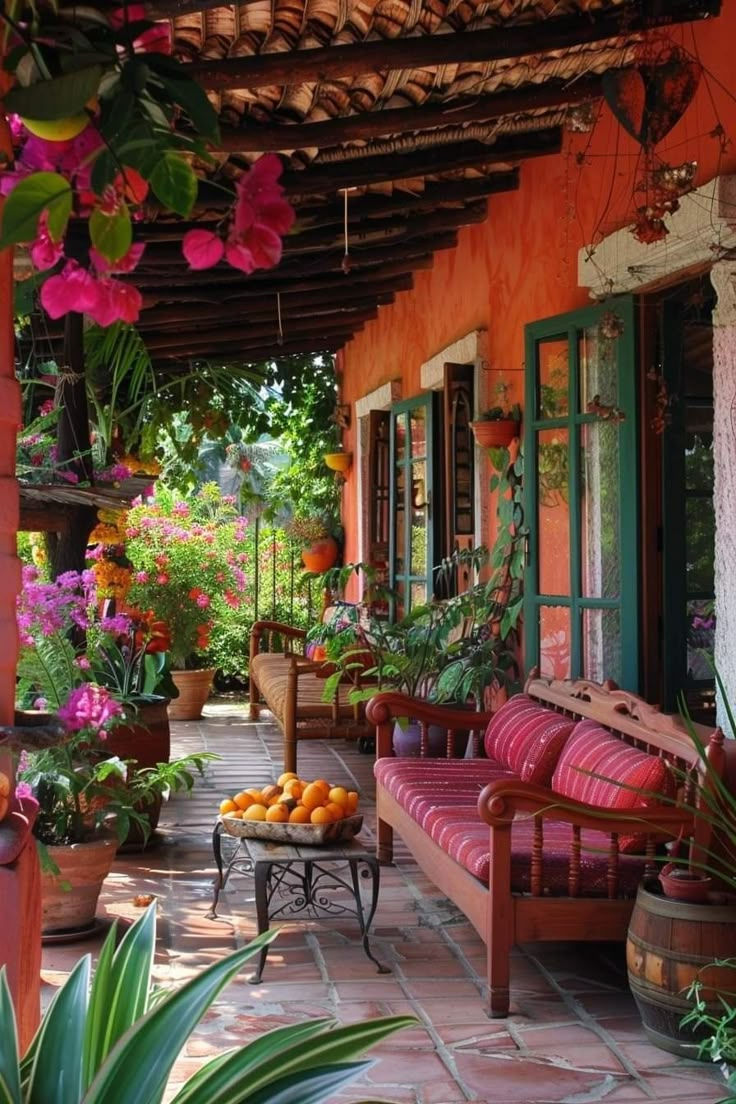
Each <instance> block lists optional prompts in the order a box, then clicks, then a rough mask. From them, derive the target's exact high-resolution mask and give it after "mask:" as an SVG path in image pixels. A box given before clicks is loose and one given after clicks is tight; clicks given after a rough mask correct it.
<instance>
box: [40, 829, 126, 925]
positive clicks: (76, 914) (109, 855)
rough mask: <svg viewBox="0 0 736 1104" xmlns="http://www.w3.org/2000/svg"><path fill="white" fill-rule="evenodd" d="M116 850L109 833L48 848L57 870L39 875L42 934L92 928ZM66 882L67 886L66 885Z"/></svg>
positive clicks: (115, 843)
mask: <svg viewBox="0 0 736 1104" xmlns="http://www.w3.org/2000/svg"><path fill="white" fill-rule="evenodd" d="M117 849H118V841H117V839H116V838H115V837H114V836H112V835H109V834H106V835H102V836H98V837H97V838H95V839H93V840H91V841H90V842H89V843H69V844H60V845H58V846H50V847H49V848H48V852H49V855H50V856H51V858H52V859H53V861H54V862H55V863H56V865H57V866H58V868H59V872H60V873H59V874H58V875H55V874H48V873H46V872H42V874H41V929H42V932H43V934H44V935H58V934H60V933H62V932H73V931H76V930H80V931H81V930H84V929H85V928H90V927H92V925H93V922H94V918H95V912H96V911H97V899H98V897H99V896H100V890H101V889H102V883H103V882H104V880H105V878H106V877H107V875H108V874H109V873H110V870H111V869H112V864H113V862H114V860H115V853H116V851H117ZM67 883H68V885H69V886H71V888H70V889H68V888H65V885H66V884H67Z"/></svg>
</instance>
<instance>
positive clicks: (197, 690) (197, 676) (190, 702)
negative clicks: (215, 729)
mask: <svg viewBox="0 0 736 1104" xmlns="http://www.w3.org/2000/svg"><path fill="white" fill-rule="evenodd" d="M171 677H172V679H173V680H174V686H176V688H177V690H178V691H179V697H178V698H173V699H172V700H171V701H170V702H169V705H168V713H169V720H170V721H196V720H197V719H198V718H199V717H201V716H202V709H203V708H204V704H205V702H206V701H207V698H208V697H209V696H210V690H211V689H212V682H213V680H214V677H215V668H214V667H205V668H204V669H203V670H201V671H172V672H171Z"/></svg>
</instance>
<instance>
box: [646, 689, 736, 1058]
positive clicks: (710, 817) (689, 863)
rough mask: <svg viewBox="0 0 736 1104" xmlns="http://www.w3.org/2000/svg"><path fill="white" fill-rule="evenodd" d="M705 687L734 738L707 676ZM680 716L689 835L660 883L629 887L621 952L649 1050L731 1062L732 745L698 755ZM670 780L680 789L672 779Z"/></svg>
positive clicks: (735, 1034)
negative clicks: (695, 768)
mask: <svg viewBox="0 0 736 1104" xmlns="http://www.w3.org/2000/svg"><path fill="white" fill-rule="evenodd" d="M715 677H716V682H717V685H718V689H719V693H720V695H721V700H722V701H723V703H724V708H725V711H726V716H727V718H728V722H729V725H730V726H731V729H732V731H736V729H734V727H733V726H734V715H733V711H732V709H731V706H730V704H729V702H728V698H727V696H726V694H725V690H724V687H723V683H722V681H721V679H720V676H719V674H718V672H717V671H716V672H715ZM681 712H682V716H683V720H684V722H685V725H686V728H687V730H688V732H689V735H690V738H691V739H692V740H693V742H694V744H695V746H696V747H697V749H698V751H699V753H700V759H701V768H700V773H699V776H698V778H697V779H695V780H694V781H693V780H691V783H690V784H691V786H692V791H691V792H692V794H693V796H692V797H691V799H690V804H689V805H688V806H686V807H687V808H689V809H691V811H692V813H693V829H694V831H693V836H692V838H691V839H690V840H679V841H678V843H677V844H676V845H675V846H674V848H673V849H672V850H671V853H670V854H669V855H668V856H667V862H666V866H665V868H664V870H663V872H662V874H660V876H659V877H658V878H650V879H648V880H645V882H644V883H643V885H641V886H640V887H639V891H638V894H637V899H636V905H635V908H634V912H633V914H632V918H631V924H630V926H629V935H628V939H627V946H626V958H627V964H628V973H629V983H630V985H631V988H632V992H633V994H634V998H635V999H636V1003H637V1005H638V1007H639V1012H640V1014H641V1016H642V1022H643V1025H644V1030H645V1031H646V1033H647V1036H648V1037H649V1039H650V1040H651V1041H652V1042H653V1043H655V1044H656V1045H657V1046H660V1047H662V1048H663V1049H664V1050H668V1051H670V1052H671V1053H675V1054H681V1055H683V1056H685V1057H690V1058H695V1057H701V1058H709V1059H711V1060H713V1061H724V1060H725V1061H731V1060H732V1059H733V1057H734V1056H736V1015H735V1014H734V1010H733V1008H734V1004H736V960H734V957H733V933H734V930H736V873H735V871H736V866H735V865H734V858H735V857H736V793H734V790H733V788H732V787H733V775H734V755H733V747H732V746H731V745H732V743H733V742H732V741H731V740H726V741H725V742H724V739H723V734H722V733H721V732H720V731H717V732H716V733H715V734H714V736H712V737H711V742H710V745H709V747H708V748H706V746H705V745H704V743H703V740H702V738H701V735H700V733H699V732H698V730H697V729H696V727H695V725H694V724H693V722H692V720H691V718H690V716H689V714H688V712H687V708H686V706H685V704H684V701H683V704H682V707H681ZM729 767H730V770H729ZM675 773H676V774H677V776H678V785H684V784H685V781H686V780H685V778H684V777H683V776H682V772H680V771H677V770H676V771H675ZM704 835H705V843H704V842H703V838H704ZM684 844H687V846H683V845H684ZM677 870H680V871H682V876H681V877H677V875H676V873H675V871H677ZM652 963H656V964H657V966H656V969H654V970H652V969H651V968H650V966H651V964H652ZM729 1076H731V1073H729Z"/></svg>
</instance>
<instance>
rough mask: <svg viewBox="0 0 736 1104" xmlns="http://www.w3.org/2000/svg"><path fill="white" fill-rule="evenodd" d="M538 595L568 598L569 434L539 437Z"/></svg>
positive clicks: (553, 432) (557, 432)
mask: <svg viewBox="0 0 736 1104" xmlns="http://www.w3.org/2000/svg"><path fill="white" fill-rule="evenodd" d="M537 449H538V459H537V467H538V473H539V475H538V478H539V505H538V509H537V526H538V533H539V593H540V594H562V595H565V596H568V595H569V594H570V510H569V505H568V474H569V473H568V433H567V430H565V429H544V430H542V431H541V432H540V433H539V434H538V446H537Z"/></svg>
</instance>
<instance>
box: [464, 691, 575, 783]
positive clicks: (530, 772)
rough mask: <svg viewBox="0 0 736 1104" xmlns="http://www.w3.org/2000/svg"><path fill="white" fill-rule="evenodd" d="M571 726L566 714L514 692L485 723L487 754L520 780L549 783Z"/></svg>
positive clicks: (572, 722) (573, 724) (572, 726)
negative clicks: (486, 725) (563, 714)
mask: <svg viewBox="0 0 736 1104" xmlns="http://www.w3.org/2000/svg"><path fill="white" fill-rule="evenodd" d="M574 727H575V722H574V721H571V720H570V719H569V717H563V716H562V714H560V713H556V712H555V711H554V709H546V708H545V707H544V706H542V705H539V703H538V702H535V701H533V700H532V699H531V698H530V697H529V696H528V694H516V695H515V696H514V697H513V698H510V699H509V700H508V701H507V702H506V703H505V705H503V706H501V708H500V709H499V711H498V713H496V714H495V716H494V717H493V719H492V721H491V723H490V724H489V725H488V729H487V730H486V736H485V741H484V746H485V750H486V755H487V756H488V758H489V759H495V761H496V762H497V763H500V764H501V766H503V767H508V769H509V770H511V771H513V772H514V774H516V775H518V777H519V778H521V780H522V781H523V782H533V783H535V785H537V786H548V785H549V781H550V779H551V777H552V772H553V771H554V769H555V766H556V764H557V760H558V759H559V757H560V752H561V751H562V749H563V747H564V746H565V744H566V743H567V740H568V737H569V736H570V733H571V732H572V730H573V728H574Z"/></svg>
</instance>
